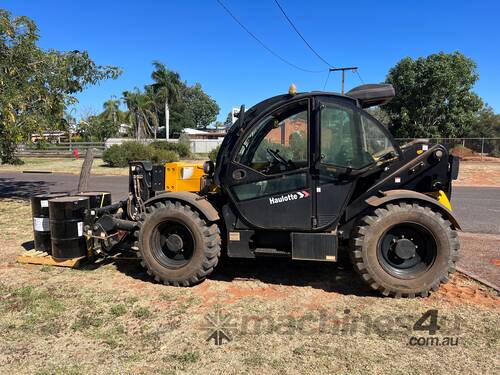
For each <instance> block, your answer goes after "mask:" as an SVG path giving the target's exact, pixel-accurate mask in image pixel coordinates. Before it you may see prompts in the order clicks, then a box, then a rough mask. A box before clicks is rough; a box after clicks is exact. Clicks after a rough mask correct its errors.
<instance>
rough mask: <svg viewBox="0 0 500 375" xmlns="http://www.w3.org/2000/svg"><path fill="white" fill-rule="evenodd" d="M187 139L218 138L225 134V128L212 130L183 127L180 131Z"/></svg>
mask: <svg viewBox="0 0 500 375" xmlns="http://www.w3.org/2000/svg"><path fill="white" fill-rule="evenodd" d="M182 133H183V134H186V135H187V136H188V138H189V139H220V138H224V137H225V136H226V131H225V129H220V128H216V129H214V130H199V129H193V128H184V130H183V131H182Z"/></svg>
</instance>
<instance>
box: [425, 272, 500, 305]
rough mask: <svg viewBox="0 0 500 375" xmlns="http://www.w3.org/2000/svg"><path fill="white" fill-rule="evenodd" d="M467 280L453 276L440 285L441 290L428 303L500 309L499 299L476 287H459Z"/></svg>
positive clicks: (461, 276) (463, 277)
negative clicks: (437, 302) (440, 301)
mask: <svg viewBox="0 0 500 375" xmlns="http://www.w3.org/2000/svg"><path fill="white" fill-rule="evenodd" d="M465 280H467V277H466V276H463V275H455V276H454V277H453V278H452V280H451V281H450V282H449V283H448V284H444V285H441V288H439V290H438V291H437V292H435V293H433V294H432V295H431V297H430V298H429V299H428V301H429V302H433V301H434V300H438V299H439V300H442V301H445V302H449V303H451V304H464V303H466V304H471V305H481V306H485V307H489V308H495V309H498V308H500V298H498V297H494V296H493V295H491V294H488V293H487V292H485V291H484V290H481V288H480V287H478V286H476V285H471V286H467V285H459V284H463V282H462V281H465Z"/></svg>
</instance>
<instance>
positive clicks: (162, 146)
mask: <svg viewBox="0 0 500 375" xmlns="http://www.w3.org/2000/svg"><path fill="white" fill-rule="evenodd" d="M151 146H152V147H153V148H155V149H157V150H166V151H174V152H175V153H177V154H178V155H179V156H180V157H181V158H190V157H191V150H190V149H189V145H188V144H186V143H184V142H178V143H173V142H167V141H154V142H152V143H151Z"/></svg>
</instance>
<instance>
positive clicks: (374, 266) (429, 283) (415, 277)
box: [350, 202, 460, 298]
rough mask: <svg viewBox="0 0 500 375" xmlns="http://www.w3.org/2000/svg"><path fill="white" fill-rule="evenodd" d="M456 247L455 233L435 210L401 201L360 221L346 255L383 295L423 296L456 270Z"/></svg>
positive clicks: (362, 275)
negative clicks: (348, 254)
mask: <svg viewBox="0 0 500 375" xmlns="http://www.w3.org/2000/svg"><path fill="white" fill-rule="evenodd" d="M459 248H460V243H459V241H458V234H457V232H456V231H455V230H453V229H452V225H451V223H450V222H449V221H448V220H445V219H444V218H443V217H442V216H441V214H440V213H439V212H436V211H433V210H432V209H431V208H430V207H428V206H420V205H418V204H416V203H413V204H408V203H404V202H400V203H399V204H387V205H386V206H384V207H381V208H377V209H376V210H375V211H373V212H372V213H371V214H369V215H367V216H365V217H363V218H362V219H361V220H360V222H359V223H358V225H357V226H356V228H355V229H354V233H353V235H352V240H351V244H350V249H351V251H350V256H351V261H352V263H353V265H354V268H355V270H356V271H357V272H358V273H359V275H360V276H361V278H362V279H363V281H364V282H366V283H367V284H368V285H369V286H370V287H371V288H372V289H374V290H377V291H379V292H381V293H382V294H383V295H386V296H388V295H391V296H395V297H410V298H411V297H415V296H422V297H425V296H427V295H428V294H429V292H430V291H436V290H437V289H439V286H440V284H441V283H446V282H447V281H448V276H449V274H450V273H452V272H454V271H455V262H456V261H457V260H458V250H459Z"/></svg>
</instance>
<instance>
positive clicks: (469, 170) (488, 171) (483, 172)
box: [453, 158, 500, 187]
mask: <svg viewBox="0 0 500 375" xmlns="http://www.w3.org/2000/svg"><path fill="white" fill-rule="evenodd" d="M495 159H497V158H495ZM453 185H456V186H478V187H479V186H481V187H500V162H498V161H494V162H493V161H486V160H484V161H482V162H481V161H463V162H461V163H460V167H459V171H458V179H457V180H456V181H454V182H453Z"/></svg>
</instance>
